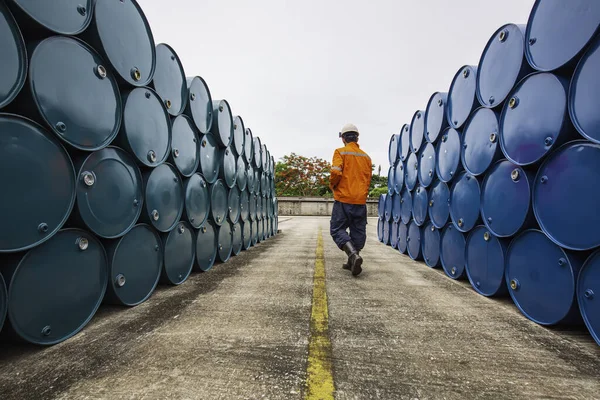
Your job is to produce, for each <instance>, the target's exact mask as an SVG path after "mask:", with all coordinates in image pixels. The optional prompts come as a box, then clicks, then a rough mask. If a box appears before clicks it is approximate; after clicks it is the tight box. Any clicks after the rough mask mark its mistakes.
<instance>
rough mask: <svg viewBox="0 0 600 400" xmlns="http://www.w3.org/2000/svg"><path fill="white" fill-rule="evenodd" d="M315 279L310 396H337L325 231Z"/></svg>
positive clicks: (315, 399) (313, 399) (320, 399)
mask: <svg viewBox="0 0 600 400" xmlns="http://www.w3.org/2000/svg"><path fill="white" fill-rule="evenodd" d="M313 279H314V281H313V297H312V311H311V316H310V341H309V344H308V366H307V370H306V372H307V379H306V393H305V396H304V398H305V399H306V400H328V399H333V392H334V391H335V387H334V385H333V373H332V365H331V355H332V351H331V341H330V340H329V311H328V309H327V290H326V288H325V258H324V257H323V234H322V233H321V228H319V233H318V236H317V254H316V259H315V275H314V278H313Z"/></svg>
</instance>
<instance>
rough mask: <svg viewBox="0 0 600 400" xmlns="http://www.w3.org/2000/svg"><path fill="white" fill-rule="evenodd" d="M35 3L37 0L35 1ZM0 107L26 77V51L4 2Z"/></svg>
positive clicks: (1, 5) (0, 19)
mask: <svg viewBox="0 0 600 400" xmlns="http://www.w3.org/2000/svg"><path fill="white" fill-rule="evenodd" d="M36 3H37V2H36ZM0 54H2V63H1V64H0V108H2V107H4V106H6V105H8V104H9V103H10V102H12V101H13V100H14V99H15V97H17V95H18V94H19V92H20V91H21V89H22V88H23V85H24V84H25V79H26V77H27V52H26V50H25V42H24V41H23V36H21V31H20V30H19V26H18V25H17V23H16V22H15V20H14V18H13V16H12V14H11V13H10V11H9V10H8V8H6V6H5V5H4V3H0Z"/></svg>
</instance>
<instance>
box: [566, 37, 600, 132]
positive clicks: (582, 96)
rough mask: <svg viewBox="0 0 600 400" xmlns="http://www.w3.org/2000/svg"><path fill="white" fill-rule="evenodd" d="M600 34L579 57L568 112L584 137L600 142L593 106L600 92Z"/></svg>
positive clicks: (597, 118) (599, 130)
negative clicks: (599, 77)
mask: <svg viewBox="0 0 600 400" xmlns="http://www.w3.org/2000/svg"><path fill="white" fill-rule="evenodd" d="M599 69H600V36H599V37H598V38H596V39H595V40H594V42H593V43H592V45H591V46H590V48H589V49H588V50H587V52H586V53H585V54H584V55H583V57H582V58H581V61H579V64H578V65H577V69H576V70H575V73H574V74H573V78H572V80H571V87H570V90H569V113H570V116H571V121H572V122H573V124H574V125H575V128H576V129H577V130H578V131H579V133H580V134H581V135H582V136H583V137H584V138H586V139H588V140H591V141H592V142H595V143H600V116H599V115H598V109H597V107H595V106H594V104H595V102H596V95H597V93H599V92H600V79H598V70H599Z"/></svg>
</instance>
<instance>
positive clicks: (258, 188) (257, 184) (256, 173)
mask: <svg viewBox="0 0 600 400" xmlns="http://www.w3.org/2000/svg"><path fill="white" fill-rule="evenodd" d="M260 173H261V172H260V168H256V169H255V170H254V194H255V195H257V196H260V194H261V193H262V188H261V185H262V181H261V179H260Z"/></svg>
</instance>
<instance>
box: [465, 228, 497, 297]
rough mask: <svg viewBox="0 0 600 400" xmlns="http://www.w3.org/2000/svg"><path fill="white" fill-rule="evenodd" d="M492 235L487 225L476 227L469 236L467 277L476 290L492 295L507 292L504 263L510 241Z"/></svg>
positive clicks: (482, 293) (466, 259) (485, 294)
mask: <svg viewBox="0 0 600 400" xmlns="http://www.w3.org/2000/svg"><path fill="white" fill-rule="evenodd" d="M504 240H505V239H499V238H497V237H496V236H494V235H492V234H491V232H490V231H489V229H487V227H485V226H483V225H480V226H477V227H475V228H474V229H473V230H472V231H471V232H470V233H469V235H468V236H467V248H466V250H465V261H466V269H467V277H468V278H469V282H471V286H472V287H473V289H475V291H476V292H477V293H479V294H481V295H483V296H486V297H492V296H500V295H505V294H506V293H507V288H506V281H505V279H504V263H505V261H506V250H507V248H508V243H507V242H505V241H504Z"/></svg>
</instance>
